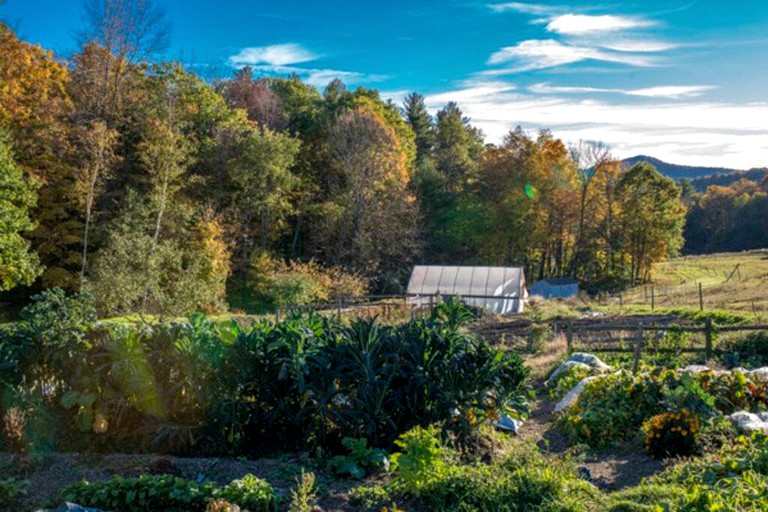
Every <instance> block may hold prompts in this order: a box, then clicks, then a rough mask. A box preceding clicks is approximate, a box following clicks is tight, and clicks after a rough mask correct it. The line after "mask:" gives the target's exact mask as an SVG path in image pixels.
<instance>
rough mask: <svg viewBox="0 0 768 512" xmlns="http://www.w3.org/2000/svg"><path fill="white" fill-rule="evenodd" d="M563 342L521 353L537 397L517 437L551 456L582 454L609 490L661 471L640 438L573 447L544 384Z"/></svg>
mask: <svg viewBox="0 0 768 512" xmlns="http://www.w3.org/2000/svg"><path fill="white" fill-rule="evenodd" d="M565 345H566V344H565V340H564V339H562V338H556V339H555V340H553V341H551V342H549V343H547V344H546V345H545V346H544V347H543V348H542V350H541V351H539V352H537V353H536V354H531V355H526V356H524V359H525V361H526V364H528V366H530V367H531V377H532V379H533V386H534V391H535V392H536V396H537V400H536V401H535V402H534V403H533V404H531V405H532V408H531V413H530V415H529V417H528V420H527V421H526V422H525V423H524V424H523V427H522V429H521V431H520V434H519V435H520V438H521V439H525V440H528V439H533V440H534V441H535V442H536V444H537V445H538V446H539V448H541V449H542V450H543V451H545V452H548V453H551V454H552V455H554V456H558V455H563V454H566V453H568V452H574V453H575V452H579V453H584V456H585V459H584V461H583V462H582V463H580V467H583V468H585V469H586V470H587V471H588V472H589V476H590V478H591V481H592V483H594V484H595V485H597V486H598V487H600V488H602V489H605V490H608V491H612V490H618V489H622V488H624V487H629V486H634V485H637V484H639V483H640V481H641V480H642V479H643V478H645V477H647V476H651V475H653V474H655V473H658V472H659V471H661V469H662V468H663V467H664V463H663V462H662V461H658V460H654V459H652V458H650V457H648V456H647V455H646V454H645V452H644V451H643V446H642V442H641V441H639V440H635V441H632V442H627V443H625V444H623V445H622V446H619V447H615V448H610V449H603V450H588V449H587V447H586V446H582V447H573V446H572V444H571V443H570V442H569V440H568V438H567V436H566V434H565V432H563V431H562V429H560V427H559V426H558V425H557V422H556V417H555V413H554V408H555V405H556V403H557V402H556V401H554V400H551V399H550V398H549V397H548V396H547V390H546V389H545V387H544V380H545V379H546V377H547V375H548V374H549V372H550V371H551V370H552V369H553V368H554V367H555V365H556V364H557V363H558V362H559V361H560V360H562V359H564V358H565V353H566V346H565ZM582 448H583V449H582ZM585 449H586V450H587V451H586V452H584V450H585Z"/></svg>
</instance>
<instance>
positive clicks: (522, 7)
mask: <svg viewBox="0 0 768 512" xmlns="http://www.w3.org/2000/svg"><path fill="white" fill-rule="evenodd" d="M488 8H489V9H491V10H492V11H495V12H508V11H514V12H519V13H523V14H532V15H534V16H547V15H552V14H558V13H561V12H566V11H568V8H567V7H562V6H557V5H546V4H530V3H525V2H506V3H501V4H488Z"/></svg>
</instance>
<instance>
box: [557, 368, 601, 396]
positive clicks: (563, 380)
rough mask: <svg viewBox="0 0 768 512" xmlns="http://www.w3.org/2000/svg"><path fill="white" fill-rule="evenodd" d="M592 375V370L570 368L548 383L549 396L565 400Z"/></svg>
mask: <svg viewBox="0 0 768 512" xmlns="http://www.w3.org/2000/svg"><path fill="white" fill-rule="evenodd" d="M590 373H592V370H591V369H590V368H585V367H583V366H578V365H574V366H570V367H569V368H568V369H567V370H565V371H564V372H561V373H560V374H559V375H557V377H556V378H555V379H554V380H550V381H548V382H547V394H548V395H549V397H550V398H552V399H560V398H563V397H564V396H565V395H567V394H568V392H569V391H570V390H572V389H573V388H574V386H576V384H578V383H579V382H581V381H582V380H583V379H584V378H586V377H589V375H590Z"/></svg>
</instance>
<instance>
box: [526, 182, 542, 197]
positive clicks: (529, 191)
mask: <svg viewBox="0 0 768 512" xmlns="http://www.w3.org/2000/svg"><path fill="white" fill-rule="evenodd" d="M525 195H526V196H528V199H536V198H537V197H538V195H539V191H538V190H536V187H534V186H533V185H531V184H530V183H528V184H526V185H525Z"/></svg>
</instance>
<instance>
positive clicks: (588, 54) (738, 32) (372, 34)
mask: <svg viewBox="0 0 768 512" xmlns="http://www.w3.org/2000/svg"><path fill="white" fill-rule="evenodd" d="M155 1H157V2H159V3H161V4H162V5H164V6H165V9H166V12H167V15H168V17H169V19H170V21H171V23H172V26H173V35H172V41H173V44H172V47H171V48H170V49H169V50H168V53H167V55H166V57H168V58H171V59H176V60H182V61H183V62H185V63H186V64H187V65H188V66H190V67H192V68H193V69H196V70H198V71H199V72H200V73H201V74H204V75H206V76H208V77H225V76H228V75H229V74H231V73H232V71H233V70H234V69H235V68H236V67H238V66H242V65H246V64H249V65H252V66H253V67H254V68H255V69H256V70H257V73H259V74H264V75H275V74H278V75H279V74H285V73H294V72H295V73H298V74H299V75H301V76H302V77H304V78H305V79H307V80H308V81H310V82H311V83H313V84H314V85H317V86H321V87H322V86H323V85H324V84H325V83H327V82H328V81H329V80H331V79H333V78H335V77H339V78H342V79H343V80H344V81H345V82H347V83H348V84H349V85H352V86H354V85H364V86H368V87H375V88H378V89H379V90H381V91H382V94H383V96H385V97H389V98H392V99H394V100H396V101H399V100H400V99H401V98H402V97H403V96H404V95H405V94H406V93H407V92H408V91H413V90H415V91H418V92H421V93H422V94H425V95H426V96H427V102H428V105H429V106H430V108H432V109H437V108H439V107H440V106H442V105H443V104H445V103H446V102H447V101H450V100H454V101H457V102H458V103H459V104H460V106H461V107H462V109H463V110H464V111H465V112H466V113H467V114H468V115H469V116H470V117H471V118H472V121H473V123H474V124H476V125H478V126H479V127H481V128H482V129H483V131H484V132H485V134H486V137H487V139H488V141H490V142H497V141H500V140H501V138H502V137H503V135H504V134H505V133H506V132H508V131H509V130H510V129H512V128H514V127H515V126H516V125H521V126H523V128H525V129H527V130H532V131H533V130H537V129H539V128H550V129H551V130H552V131H553V132H554V134H555V135H556V136H558V137H561V138H563V139H565V140H566V141H577V140H579V139H586V140H590V139H591V140H602V141H604V142H607V143H608V144H609V145H610V146H611V147H612V149H613V151H614V153H615V154H617V155H618V156H621V157H626V156H631V155H634V154H638V153H643V154H650V155H653V156H656V157H659V158H662V159H664V160H668V161H671V162H675V163H682V164H696V165H716V166H727V167H737V168H749V167H755V166H768V0H729V1H727V2H726V1H723V0H699V1H695V0H694V1H686V0H680V1H677V0H643V1H639V0H638V1H635V2H631V1H630V2H626V1H625V2H616V1H600V0H596V1H595V3H584V2H567V1H562V2H557V1H552V2H504V1H503V0H498V1H490V2H482V1H473V0H457V1H451V0H443V1H432V0H430V1H415V0H411V1H402V0H390V1H387V2H373V1H367V2H366V1H357V2H354V1H341V0H326V1H322V2H319V1H316V0H312V1H310V0H302V1H286V0H283V1H277V0H274V1H273V0H257V1H248V2H246V1H235V0H219V1H217V2H210V1H207V0H155ZM80 6H81V3H80V2H79V1H78V0H7V1H6V3H5V4H3V5H2V6H0V17H2V19H3V20H5V21H6V22H8V23H10V24H11V26H12V27H14V28H15V29H16V30H17V31H18V32H19V34H20V35H21V37H23V38H25V39H27V40H29V41H33V42H38V43H40V44H42V45H43V46H44V47H46V48H50V49H53V50H55V51H56V52H57V53H59V54H61V55H63V56H67V55H69V54H70V53H71V52H72V51H74V50H76V44H75V42H74V37H73V35H74V34H75V33H76V32H77V31H78V29H79V27H80V26H81V24H82V20H81V8H80Z"/></svg>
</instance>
